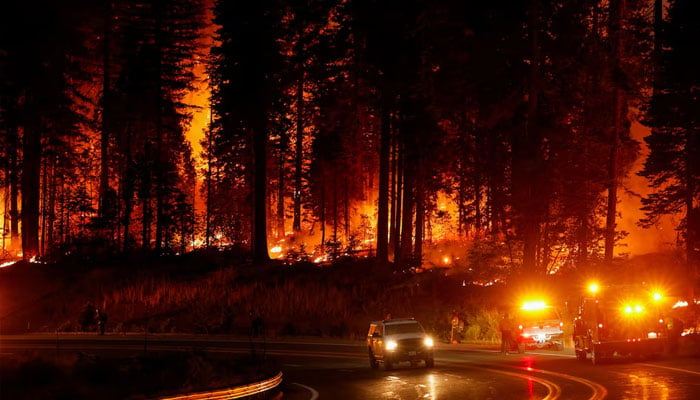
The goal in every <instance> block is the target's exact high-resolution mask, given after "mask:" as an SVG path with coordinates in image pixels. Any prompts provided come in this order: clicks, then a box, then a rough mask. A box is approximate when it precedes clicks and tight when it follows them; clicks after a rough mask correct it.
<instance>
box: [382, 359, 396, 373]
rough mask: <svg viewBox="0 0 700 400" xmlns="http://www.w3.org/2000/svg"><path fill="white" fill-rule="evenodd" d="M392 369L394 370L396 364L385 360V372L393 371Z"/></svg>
mask: <svg viewBox="0 0 700 400" xmlns="http://www.w3.org/2000/svg"><path fill="white" fill-rule="evenodd" d="M392 369H394V364H392V362H391V360H390V359H388V358H387V359H385V360H384V370H386V371H391V370H392Z"/></svg>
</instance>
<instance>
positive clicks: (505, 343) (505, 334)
mask: <svg viewBox="0 0 700 400" xmlns="http://www.w3.org/2000/svg"><path fill="white" fill-rule="evenodd" d="M513 326H514V323H513V319H512V318H510V316H509V315H507V314H505V315H503V317H502V318H501V321H500V322H499V324H498V328H499V329H500V331H501V353H503V354H508V353H509V352H510V350H511V349H512V348H513Z"/></svg>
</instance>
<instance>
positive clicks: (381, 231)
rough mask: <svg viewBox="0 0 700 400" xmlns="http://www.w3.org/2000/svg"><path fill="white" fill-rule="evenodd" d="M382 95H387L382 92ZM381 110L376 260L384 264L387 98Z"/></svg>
mask: <svg viewBox="0 0 700 400" xmlns="http://www.w3.org/2000/svg"><path fill="white" fill-rule="evenodd" d="M383 96H388V94H387V93H384V94H383ZM382 103H383V105H382V110H381V130H380V132H379V135H380V137H379V198H378V201H377V260H378V261H379V263H382V264H385V263H387V262H388V261H389V227H388V223H389V220H388V218H389V151H390V143H391V142H390V138H391V136H390V135H391V133H390V127H391V121H390V118H391V113H390V111H389V100H388V99H386V98H385V99H383V101H382Z"/></svg>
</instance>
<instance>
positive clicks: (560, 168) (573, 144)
mask: <svg viewBox="0 0 700 400" xmlns="http://www.w3.org/2000/svg"><path fill="white" fill-rule="evenodd" d="M182 2H183V7H174V8H173V9H172V10H165V9H161V8H159V7H156V8H153V9H151V8H150V7H141V5H138V4H132V3H124V4H122V3H118V2H108V3H109V4H108V5H109V7H107V8H106V9H100V10H97V9H89V10H85V13H86V16H89V18H84V19H81V20H76V19H75V18H76V17H75V16H73V15H72V14H70V13H69V12H68V11H66V9H62V8H60V7H58V6H51V7H49V8H48V9H47V10H45V12H47V13H52V14H51V15H54V14H55V15H56V18H55V20H53V23H52V24H50V25H46V26H40V27H38V28H37V29H39V28H40V29H43V30H44V31H45V33H46V35H44V37H53V36H56V37H64V38H66V42H65V43H61V44H60V46H63V47H60V48H56V49H55V50H56V51H55V52H49V51H47V50H45V47H44V46H42V45H41V44H42V43H41V42H40V40H39V39H35V42H32V43H23V44H22V45H18V44H17V43H8V44H7V45H4V46H5V47H6V48H2V49H0V50H1V51H2V54H3V55H4V56H6V59H7V64H6V66H5V64H3V67H2V68H5V67H6V69H3V72H7V73H8V74H10V75H8V78H9V79H7V82H8V84H7V85H6V86H7V87H8V88H9V89H12V90H9V89H8V91H6V92H3V93H2V95H3V98H2V100H3V103H2V104H3V106H2V107H3V108H2V109H1V110H0V122H1V123H2V124H1V125H0V129H2V133H3V136H2V140H1V141H0V145H1V146H2V147H1V149H2V153H3V156H5V157H3V164H2V166H1V167H2V169H1V170H0V178H2V179H1V182H2V187H0V191H1V192H2V200H3V201H2V204H1V205H0V212H1V213H2V216H3V221H2V225H1V226H2V237H1V239H2V249H3V252H6V253H8V254H5V253H3V258H9V257H11V256H13V255H17V254H18V253H19V250H20V247H21V253H22V255H23V258H24V259H26V260H27V261H29V260H31V259H34V258H35V257H40V258H41V259H44V258H46V257H48V256H51V255H60V254H75V253H76V250H78V249H82V248H86V247H91V248H94V249H96V250H95V251H114V252H118V253H129V252H134V251H143V252H153V253H155V254H159V255H165V254H183V253H185V252H188V251H191V250H193V249H198V248H201V247H217V248H220V249H230V248H240V249H244V250H245V251H250V252H251V254H252V255H253V257H252V258H253V260H254V262H256V263H258V262H266V261H267V260H269V259H270V258H274V259H284V260H308V261H311V262H317V263H320V264H325V263H331V262H334V261H335V260H338V259H340V258H342V257H350V258H352V257H372V258H376V259H377V261H378V262H379V263H381V264H383V263H394V264H395V265H401V266H406V267H408V269H410V268H414V267H415V268H430V267H442V268H454V269H457V270H464V271H467V272H469V273H471V274H473V275H474V276H477V277H478V280H483V281H491V280H493V279H496V278H499V277H500V276H501V275H502V274H503V273H504V271H506V270H516V269H521V268H524V269H528V270H532V271H538V273H541V274H553V273H558V272H560V271H562V270H565V269H570V268H578V267H582V268H583V267H584V266H587V265H589V264H591V263H597V262H598V261H599V260H603V261H604V262H606V263H611V262H613V261H614V260H615V259H618V258H624V257H626V256H629V255H634V254H641V253H645V252H651V251H655V250H658V249H660V248H662V247H672V248H675V247H677V245H676V241H677V239H676V237H675V235H674V233H675V232H676V228H678V229H681V230H686V231H687V229H689V227H688V225H687V223H684V222H678V221H689V220H688V219H687V218H688V216H689V215H692V212H694V211H693V205H694V204H695V203H696V201H695V202H693V201H687V202H686V203H684V204H680V203H673V204H670V203H668V199H669V198H685V199H696V198H697V193H696V192H693V193H685V192H683V193H681V192H682V191H683V188H696V187H700V185H695V184H694V182H685V181H686V180H687V177H688V176H691V175H688V174H686V175H682V174H680V173H678V174H677V173H676V172H677V170H682V168H680V169H679V168H676V167H675V166H676V165H681V166H683V165H684V164H683V163H684V162H685V161H683V160H690V159H694V158H693V157H692V156H693V155H694V154H695V153H694V152H695V151H696V150H695V148H694V147H693V146H692V143H686V139H684V138H685V137H684V136H682V135H681V136H678V135H680V134H679V133H678V132H684V130H685V129H686V128H687V127H686V126H685V125H682V124H681V123H680V122H678V121H677V120H673V121H670V120H668V119H667V118H666V117H664V115H665V113H666V112H667V111H668V110H664V109H662V108H659V107H660V106H659V105H660V104H665V103H663V102H661V103H659V102H652V101H651V98H652V97H654V96H656V97H655V98H659V97H664V96H666V94H665V93H667V92H668V90H671V89H673V90H680V91H681V92H680V93H679V94H678V96H677V97H674V99H679V98H680V99H684V98H687V96H686V95H687V93H685V92H683V91H682V90H681V89H677V88H683V87H686V86H688V87H693V85H692V84H690V83H688V82H686V83H688V85H685V83H683V84H675V83H674V84H673V85H671V86H670V88H668V90H666V89H663V88H662V86H663V85H664V84H665V82H666V81H664V80H659V81H655V79H657V78H659V76H660V74H662V73H665V72H664V71H661V70H659V71H660V72H658V73H656V74H652V75H653V76H652V75H649V76H646V75H645V74H649V71H647V70H641V69H640V68H639V66H640V65H657V66H659V67H658V68H661V67H660V66H662V65H665V64H664V63H665V61H664V62H662V61H663V60H666V59H667V61H668V60H670V61H668V62H671V61H673V60H677V59H679V58H678V57H675V56H674V57H675V58H674V57H671V56H670V54H672V52H673V51H675V50H673V49H674V47H673V43H666V44H664V43H663V41H661V39H660V38H661V35H660V34H659V35H658V37H657V36H654V37H655V38H658V39H659V40H656V41H654V40H651V39H648V38H646V39H644V40H642V39H639V38H636V37H631V36H629V35H628V34H627V33H626V32H629V31H634V30H635V29H637V28H639V30H640V31H642V30H643V31H646V32H651V31H653V30H654V29H660V28H659V26H661V25H659V24H655V23H654V21H651V20H645V19H644V18H642V19H639V20H637V19H635V18H631V17H630V16H633V15H634V16H638V15H647V16H650V15H655V14H654V13H650V12H646V11H649V10H647V9H646V8H645V7H646V6H645V5H644V4H642V3H635V4H634V5H633V6H630V7H628V8H624V7H623V9H617V8H616V7H619V5H617V3H615V4H614V5H613V4H612V3H606V2H601V3H600V4H597V3H596V2H593V3H590V4H588V3H586V4H585V5H583V4H581V5H576V6H571V9H569V8H561V9H560V8H554V9H551V10H549V9H547V10H537V11H538V12H540V13H541V15H539V19H537V20H541V21H544V22H546V23H545V24H543V25H542V26H540V25H536V26H535V25H533V26H529V24H530V23H531V22H532V21H533V20H530V19H528V18H526V15H527V14H528V13H527V12H524V13H520V14H518V13H514V14H508V13H505V14H504V13H502V12H500V11H502V10H500V9H499V7H500V6H498V5H488V6H484V7H485V8H484V9H481V8H478V7H476V6H474V5H465V6H464V7H466V9H461V8H459V7H457V6H456V5H455V4H451V3H445V4H442V3H440V4H435V5H430V6H429V7H428V6H426V7H427V8H425V9H422V8H421V7H419V9H416V10H415V13H416V14H411V13H409V12H408V11H406V10H401V11H390V10H389V9H384V8H382V9H377V10H375V9H364V8H363V7H370V8H371V7H373V6H370V5H362V6H358V7H359V8H354V7H349V6H348V4H349V3H347V2H344V1H341V2H333V1H331V2H327V3H324V4H323V5H319V6H318V9H316V10H314V12H309V10H306V9H305V8H304V7H296V6H292V5H289V7H285V8H283V10H281V11H280V13H273V14H270V13H267V12H261V11H260V10H259V9H257V8H254V7H252V6H251V7H244V6H241V8H240V9H238V8H236V7H233V6H231V7H233V8H229V6H226V5H225V4H224V2H212V1H200V0H197V1H195V0H182ZM137 3H138V2H137ZM594 3H595V4H594ZM678 7H680V6H678ZM263 8H264V7H263ZM22 10H24V9H21V10H19V11H21V12H23V11H22ZM602 10H608V11H609V12H610V14H609V17H610V18H612V19H616V18H618V19H619V21H610V24H608V25H605V27H603V26H601V27H597V28H596V27H593V26H591V25H590V24H589V23H588V22H585V21H589V22H590V20H593V19H595V18H593V17H594V16H597V15H601V12H602ZM24 11H29V10H24ZM465 11H469V12H465ZM492 11H493V13H492ZM497 11H498V12H497ZM570 11H571V12H574V14H572V15H577V16H579V17H580V18H579V17H576V18H571V16H570V15H568V14H566V13H567V12H570ZM21 12H20V14H21ZM93 14H94V15H93ZM603 14H604V13H603ZM623 14H625V15H624V16H623ZM681 14H682V13H681ZM681 14H673V13H669V14H668V16H667V18H669V20H670V19H672V18H676V19H678V18H680V16H679V15H681ZM21 15H24V14H21ZM30 15H31V13H27V15H26V16H25V17H26V19H27V21H25V23H24V24H23V25H22V26H18V27H17V29H20V28H22V27H23V26H24V25H27V24H29V25H27V26H33V25H31V23H32V19H31V18H29V17H30ZM465 15H477V16H479V15H483V16H490V15H499V16H501V17H502V18H506V19H505V20H503V21H501V22H502V23H503V26H509V27H513V30H512V31H509V32H508V34H506V35H505V36H500V34H499V33H496V32H493V31H492V30H489V29H486V28H485V27H483V26H480V25H474V23H473V21H471V20H470V19H469V18H467V17H464V16H465ZM674 15H675V17H674ZM428 16H430V17H428ZM501 17H499V18H501ZM396 18H398V19H399V20H400V21H401V22H400V23H398V22H397V21H398V20H396ZM507 18H513V20H508V19H507ZM591 18H593V19H591ZM658 18H663V17H662V16H661V15H660V14H659V16H658ZM154 19H155V20H158V21H160V23H158V24H150V23H144V21H153V20H154ZM424 19H425V21H430V23H426V24H422V23H418V21H422V20H424ZM487 19H488V18H487ZM560 19H562V20H567V21H568V20H573V21H576V27H575V29H574V28H573V27H572V28H571V31H570V32H569V31H567V32H562V33H561V34H560V35H556V37H557V38H558V39H557V40H562V41H565V42H566V43H562V48H566V47H570V46H577V48H578V49H579V51H578V53H577V54H578V55H577V56H575V55H572V54H567V53H562V52H558V51H557V50H555V48H550V47H547V46H543V42H537V41H536V39H537V38H538V37H540V35H534V36H533V35H531V33H532V32H535V31H536V32H539V33H541V37H542V38H549V35H551V32H549V31H548V30H547V28H545V27H546V26H549V25H548V24H549V23H550V22H551V23H553V22H555V21H558V20H560ZM358 20H360V21H362V23H361V24H360V25H361V26H376V27H378V28H377V30H376V31H375V30H371V31H367V32H363V35H366V37H365V36H359V37H358V36H356V33H357V32H355V33H353V29H354V28H353V29H351V28H352V27H354V26H355V25H354V24H355V22H354V21H358ZM185 21H187V23H185ZM391 21H394V22H397V23H393V22H391ZM657 22H658V21H657ZM619 24H629V26H626V27H625V29H623V30H620V29H618V25H619ZM170 25H172V26H179V27H183V28H182V30H179V29H178V30H171V29H168V28H167V27H168V26H170ZM144 26H148V28H147V29H145V30H144V29H143V27H144ZM440 26H450V27H456V26H460V27H464V29H456V30H454V31H453V30H450V29H447V30H442V29H438V27H440ZM672 26H673V24H671V25H669V27H672ZM260 27H266V28H265V29H267V30H266V31H264V32H260V30H259V28H260ZM273 27H277V28H274V29H273ZM523 27H527V30H528V31H527V32H525V31H521V30H522V29H524V28H523ZM241 29H242V30H241ZM669 29H671V28H669ZM530 31H532V32H530ZM464 32H470V34H469V35H464ZM263 34H264V35H263ZM261 35H262V36H261ZM249 36H250V37H261V38H264V40H263V41H262V42H260V43H257V44H256V46H245V45H244V44H245V40H244V39H242V38H244V37H249ZM156 37H157V38H159V41H158V43H153V42H152V40H151V38H156ZM358 38H361V39H358ZM550 39H552V38H549V39H542V40H550ZM552 40H553V39H552ZM664 40H669V41H671V42H672V40H673V39H672V38H671V37H669V38H666V39H664ZM481 41H484V42H483V43H500V46H502V47H499V48H498V49H497V50H493V49H492V50H493V51H486V50H484V49H485V48H488V47H489V46H485V47H484V46H481V44H483V43H482V42H481ZM533 41H535V42H533ZM569 41H570V42H569ZM634 41H638V43H637V42H635V43H634V46H632V42H634ZM330 43H333V45H332V46H330V45H329V44H330ZM426 43H434V45H431V46H427V45H426ZM567 43H568V44H567ZM158 46H160V47H159V48H156V47H158ZM640 46H641V47H645V46H646V47H647V48H648V49H651V50H650V51H649V52H631V51H629V49H631V48H638V47H640ZM452 47H454V48H455V51H440V50H439V49H447V48H452ZM555 47H556V46H555ZM30 48H37V49H40V50H41V51H39V52H38V53H36V54H34V53H32V54H31V55H32V57H28V54H29V53H28V49H30ZM331 48H332V51H330V49H331ZM557 48H558V47H557ZM76 49H80V51H77V50H76ZM323 49H325V50H323ZM399 49H404V50H405V49H411V51H404V50H399ZM456 49H460V50H459V51H458V50H456ZM523 49H530V50H527V51H525V50H523ZM532 49H539V50H538V51H534V52H532V54H530V53H529V52H530V51H531V50H532ZM605 49H608V50H605ZM610 49H614V53H611V51H612V50H610ZM523 51H525V52H524V53H523ZM73 53H75V54H73ZM56 54H70V55H71V57H73V58H74V59H76V60H84V62H83V61H81V62H77V61H76V64H81V63H82V64H84V65H66V64H64V63H62V62H61V60H62V59H57V58H56V57H57V56H56ZM515 54H518V56H514V55H515ZM582 55H585V57H583V56H582ZM581 57H583V58H581ZM680 59H682V57H681V58H680ZM523 60H526V62H523ZM600 60H608V61H609V63H610V65H606V66H603V65H601V64H600ZM571 65H576V68H574V69H571V68H569V66H571ZM41 66H50V68H52V70H51V71H48V72H46V71H45V72H46V73H42V74H38V73H37V72H36V71H38V70H41V68H40V67H41ZM497 66H510V67H508V68H506V69H501V68H496V67H497ZM35 67H37V68H35ZM47 68H48V67H47ZM679 68H685V66H683V65H681V66H679ZM511 69H512V70H511ZM22 71H24V73H26V76H25V75H24V74H23V73H22ZM465 71H467V72H468V73H465ZM615 71H624V75H625V76H626V77H628V79H629V80H630V81H633V82H626V83H625V84H624V85H622V84H620V83H619V82H617V81H616V80H615V79H613V76H614V75H615V73H614V72H615ZM49 72H50V73H49ZM253 72H254V73H253ZM581 77H593V78H590V79H589V80H586V84H583V83H581V79H582V78H581ZM49 78H50V79H49ZM47 79H48V80H47ZM587 79H588V78H587ZM591 79H592V80H591ZM652 81H653V82H652ZM14 82H22V84H21V85H19V84H17V85H19V86H17V87H15V86H13V85H15V83H14ZM475 82H479V84H476V83H475ZM562 82H574V83H573V84H572V85H573V86H572V87H566V88H564V87H562ZM650 82H652V83H653V84H650ZM482 85H483V87H482ZM669 85H670V84H669ZM544 88H553V89H552V90H544ZM554 88H556V90H554ZM657 89H658V90H657ZM665 90H666V91H665ZM27 93H33V97H28V96H27ZM484 93H489V95H488V96H486V95H484ZM591 93H596V95H595V96H593V95H591ZM253 94H255V95H253ZM684 96H685V97H684ZM41 98H46V99H50V103H51V107H47V105H46V104H44V103H43V102H40V101H38V100H37V99H41ZM464 99H472V100H470V101H469V102H466V103H465V101H464ZM504 99H505V100H504ZM584 99H585V101H584ZM645 104H646V105H645ZM676 108H677V107H676ZM673 109H675V108H673ZM604 110H615V112H614V113H609V112H603V111H604ZM54 111H55V112H54ZM20 116H21V117H20ZM545 116H547V117H546V118H545ZM637 120H640V121H644V122H645V123H646V124H648V125H649V126H650V129H646V128H644V127H643V126H641V125H639V124H638V123H636V122H635V121H637ZM27 121H37V125H36V126H34V125H31V124H28V123H27ZM86 121H90V123H88V122H86ZM673 124H676V125H678V126H675V125H673ZM671 125H673V126H671ZM600 132H602V133H600ZM663 135H667V136H663ZM671 136H673V139H674V141H673V143H678V146H677V147H678V149H676V150H677V153H674V154H685V155H686V156H687V157H685V158H682V159H679V160H675V161H673V160H671V161H672V162H671V164H668V162H669V160H667V159H665V158H663V157H662V156H660V155H659V154H660V153H659V152H660V151H661V150H662V149H663V146H662V144H663V143H665V142H666V139H668V138H671ZM676 136H678V137H676ZM669 140H670V139H669ZM642 141H645V142H646V143H645V145H643V146H642V145H640V143H641V142H642ZM684 151H685V152H686V153H687V154H686V153H683V152H684ZM668 165H673V166H674V167H673V168H671V169H669V168H668ZM687 167H688V168H690V166H687ZM649 182H654V185H653V188H652V187H651V185H650V183H649ZM678 182H681V183H683V182H685V183H686V184H677V183H678ZM665 190H670V191H676V192H678V193H675V192H674V194H673V196H668V195H666V194H668V193H665V192H664V191H665ZM632 192H634V194H630V193H632ZM603 204H605V206H603ZM684 216H685V217H684ZM669 217H673V218H677V219H678V221H676V222H673V223H671V222H669V220H670V219H671V218H669ZM664 218H668V219H664ZM684 218H685V219H684ZM640 221H641V224H642V225H644V226H640V225H639V223H640ZM690 221H691V222H692V221H694V220H692V219H691V220H690ZM673 225H677V227H674V226H673ZM650 228H652V229H650ZM653 228H656V230H654V229H653ZM691 236H692V235H691ZM691 236H688V235H687V232H686V234H685V235H681V236H679V237H682V238H690V239H689V240H694V239H692V237H691ZM681 240H685V239H681ZM698 240H700V239H698ZM683 245H684V246H686V253H687V255H688V256H690V255H692V253H693V251H694V250H693V249H695V248H696V247H697V246H693V245H692V243H685V242H684V244H683ZM482 275H483V276H482ZM496 275H497V276H496Z"/></svg>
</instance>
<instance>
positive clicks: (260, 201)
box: [251, 110, 270, 263]
mask: <svg viewBox="0 0 700 400" xmlns="http://www.w3.org/2000/svg"><path fill="white" fill-rule="evenodd" d="M260 112H261V114H262V115H258V116H255V117H254V118H253V119H252V121H251V122H252V123H253V125H252V128H253V154H254V157H255V159H254V163H255V165H254V182H253V212H254V215H255V220H254V221H255V223H254V226H253V260H254V261H255V262H256V263H263V262H266V261H269V260H270V255H269V253H268V251H267V229H266V227H267V215H266V214H267V213H266V211H267V130H266V118H265V114H264V111H263V110H261V111H260Z"/></svg>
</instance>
